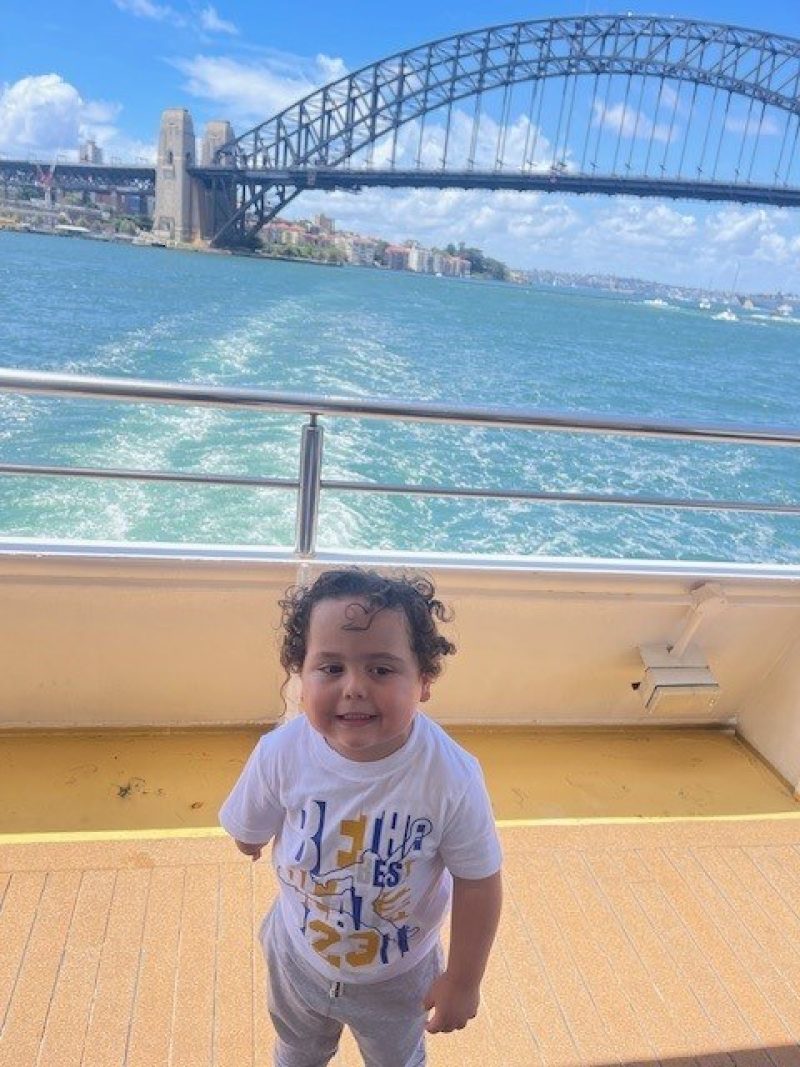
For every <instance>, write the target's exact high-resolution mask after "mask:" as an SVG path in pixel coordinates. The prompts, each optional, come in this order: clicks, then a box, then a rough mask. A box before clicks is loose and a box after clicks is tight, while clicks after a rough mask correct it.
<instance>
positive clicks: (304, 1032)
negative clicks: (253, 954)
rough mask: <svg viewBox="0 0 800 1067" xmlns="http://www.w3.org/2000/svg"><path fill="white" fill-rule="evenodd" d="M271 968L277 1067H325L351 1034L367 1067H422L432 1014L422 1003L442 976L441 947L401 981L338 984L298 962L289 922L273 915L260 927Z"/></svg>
mask: <svg viewBox="0 0 800 1067" xmlns="http://www.w3.org/2000/svg"><path fill="white" fill-rule="evenodd" d="M261 945H262V947H263V949H264V956H265V957H266V961H267V972H268V976H269V978H268V1003H269V1013H270V1015H271V1017H272V1022H273V1025H274V1027H275V1033H276V1040H275V1067H324V1065H325V1064H327V1063H330V1061H331V1059H333V1057H334V1056H335V1054H336V1049H337V1048H338V1046H339V1038H340V1037H341V1033H342V1029H343V1028H344V1027H345V1026H349V1027H350V1030H351V1031H352V1033H353V1036H354V1037H355V1039H356V1041H357V1042H358V1047H359V1049H360V1050H361V1055H362V1056H363V1057H364V1063H365V1065H366V1067H423V1065H424V1063H425V1021H426V1017H427V1016H426V1012H425V1011H424V1009H423V1007H422V1001H423V998H424V996H425V994H426V993H427V992H428V989H429V988H430V985H431V983H432V982H433V981H434V979H435V978H436V977H437V976H438V975H439V974H440V973H441V971H442V950H441V948H440V946H439V945H436V946H435V947H434V948H433V949H432V951H431V952H429V953H428V955H427V956H425V958H424V959H422V960H421V961H420V962H419V963H418V964H417V965H416V966H415V967H412V969H411V970H410V971H406V972H405V974H401V975H398V976H397V977H396V978H389V979H387V980H386V981H384V982H373V983H369V984H366V985H363V984H359V985H354V984H350V983H335V984H334V985H335V987H336V988H334V989H333V992H334V993H338V995H331V994H332V984H331V982H329V981H327V979H325V978H323V977H322V976H321V975H318V974H316V973H315V972H314V971H312V970H311V969H310V968H309V967H308V965H307V964H305V963H303V962H300V961H298V960H297V959H296V958H295V955H294V954H293V950H292V946H291V945H290V943H289V935H288V933H287V931H286V928H285V926H284V923H283V919H282V918H281V916H280V915H279V914H277V913H276V910H275V909H274V908H273V910H272V911H271V912H270V914H269V915H268V916H267V918H266V919H265V920H264V922H263V924H262V927H261Z"/></svg>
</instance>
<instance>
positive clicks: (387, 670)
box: [373, 667, 394, 678]
mask: <svg viewBox="0 0 800 1067" xmlns="http://www.w3.org/2000/svg"><path fill="white" fill-rule="evenodd" d="M373 672H374V673H375V674H377V675H378V676H379V677H381V678H383V677H385V676H386V675H387V674H394V671H393V670H392V668H391V667H373Z"/></svg>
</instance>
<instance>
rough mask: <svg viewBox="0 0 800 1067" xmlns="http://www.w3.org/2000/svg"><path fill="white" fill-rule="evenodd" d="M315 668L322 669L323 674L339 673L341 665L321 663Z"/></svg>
mask: <svg viewBox="0 0 800 1067" xmlns="http://www.w3.org/2000/svg"><path fill="white" fill-rule="evenodd" d="M317 670H320V671H322V673H323V674H341V673H342V666H341V664H340V663H323V664H322V666H321V667H318V668H317Z"/></svg>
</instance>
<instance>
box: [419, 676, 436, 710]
mask: <svg viewBox="0 0 800 1067" xmlns="http://www.w3.org/2000/svg"><path fill="white" fill-rule="evenodd" d="M432 685H433V678H431V676H430V675H429V674H423V675H422V692H421V693H420V695H419V702H420V704H424V703H425V701H426V700H430V698H431V686H432Z"/></svg>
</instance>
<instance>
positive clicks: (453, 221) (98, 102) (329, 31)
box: [0, 0, 800, 291]
mask: <svg viewBox="0 0 800 1067" xmlns="http://www.w3.org/2000/svg"><path fill="white" fill-rule="evenodd" d="M618 11H626V12H628V11H629V12H633V13H643V14H644V13H646V14H661V15H677V16H685V17H691V18H698V19H705V20H709V21H720V22H731V23H734V24H738V25H742V26H750V27H753V28H757V29H763V30H768V31H771V32H774V33H779V34H785V35H788V36H793V37H798V38H800V5H799V4H798V3H797V2H796V0H788V2H787V0H780V2H779V0H762V2H760V3H759V4H753V3H752V2H748V3H745V2H744V0H726V2H724V3H723V2H722V0H705V2H698V0H668V2H667V3H664V2H662V0H649V2H646V3H640V2H637V0H621V2H620V3H619V4H613V3H608V2H607V0H603V2H601V0H569V2H566V0H548V2H546V3H545V2H540V3H521V2H513V0H492V2H483V3H477V2H473V0H466V2H465V0H459V2H455V0H437V2H436V3H431V2H430V0H426V2H422V0H405V2H404V3H403V4H391V5H390V4H376V3H368V2H365V0H348V2H343V3H340V4H335V3H331V2H318V0H308V2H305V3H297V2H293V3H291V2H285V0H271V2H270V0H264V2H261V3H252V2H246V3H245V2H240V0H218V2H217V3H215V4H211V3H210V2H208V0H163V2H162V0H81V2H79V3H78V2H73V3H64V0H57V2H56V0H37V2H36V3H35V4H34V5H27V4H23V3H21V2H20V0H0V19H1V20H2V21H1V22H0V25H2V26H3V34H2V40H0V154H3V155H6V156H12V157H16V156H31V155H34V156H37V157H38V158H49V159H50V158H55V157H56V156H57V155H69V154H70V153H71V152H74V151H75V150H76V148H77V143H78V141H79V139H80V138H81V137H82V136H86V135H92V136H94V137H95V138H96V139H97V140H98V142H99V143H101V144H102V146H103V148H104V150H105V152H106V156H107V158H119V159H147V160H151V159H152V158H153V153H154V147H155V142H156V138H157V131H158V122H159V116H160V113H161V111H162V110H163V109H164V108H167V107H187V108H188V109H189V110H190V111H191V112H192V115H193V117H194V122H195V129H196V130H197V131H198V132H201V131H202V127H203V124H204V123H205V122H206V121H207V120H208V119H211V118H229V119H230V120H231V121H232V122H233V123H234V126H235V128H236V129H237V132H241V131H243V130H244V129H246V128H247V126H249V125H253V124H255V123H256V122H258V121H261V120H263V119H265V118H267V117H269V115H271V114H272V113H274V111H276V110H278V109H279V108H280V107H281V106H285V105H286V104H289V103H291V101H292V100H293V99H296V98H297V97H298V96H299V95H302V94H303V93H304V92H306V91H309V90H310V89H312V88H314V87H316V86H317V85H321V84H324V83H325V82H326V81H329V80H332V79H333V78H335V77H337V76H339V75H340V74H342V73H344V72H345V71H347V70H351V69H354V68H356V67H358V66H362V65H364V64H367V63H369V62H371V61H373V60H376V59H379V58H381V57H383V56H385V55H389V54H391V53H393V52H395V51H398V50H400V49H402V48H408V47H413V46H414V45H416V44H420V43H422V42H424V41H427V40H431V39H434V38H437V37H445V36H448V35H450V34H453V33H457V32H460V31H463V30H469V29H475V28H478V27H481V26H486V25H492V24H497V23H502V22H510V21H515V20H518V19H528V18H549V17H551V16H558V15H578V14H584V13H591V14H601V13H605V14H609V13H615V12H618ZM319 210H325V211H326V212H327V213H328V214H332V215H333V216H334V217H335V218H337V219H338V220H339V222H340V224H341V225H343V226H344V225H346V226H347V227H348V228H353V229H357V230H360V231H362V232H367V233H374V234H376V235H378V236H384V237H387V238H389V239H404V238H406V237H416V238H418V239H419V240H421V241H422V242H423V243H426V244H434V243H439V244H441V243H446V241H449V240H454V241H458V240H465V241H467V243H471V244H479V245H481V246H482V247H483V248H485V249H486V250H487V251H488V252H490V253H492V254H495V255H498V256H500V257H501V258H503V259H505V260H506V261H508V262H510V263H512V264H514V265H518V266H527V267H536V266H539V267H544V268H549V269H552V268H555V267H559V266H560V267H562V268H563V269H567V270H584V269H585V270H593V271H598V270H602V269H610V270H613V271H614V272H615V273H618V274H633V275H639V276H643V277H652V278H658V279H660V280H665V281H672V282H675V283H678V282H681V281H685V282H687V283H691V284H698V285H708V284H711V285H713V286H715V287H717V288H723V289H724V288H727V287H730V285H731V284H732V279H733V277H734V276H735V272H736V271H737V270H738V274H739V279H740V282H739V284H740V287H741V288H749V289H751V290H757V289H778V288H783V289H784V290H787V289H791V290H794V291H800V210H797V209H795V210H794V211H776V210H771V209H763V208H757V207H756V208H742V207H740V206H738V205H727V206H726V205H720V204H717V205H710V206H709V205H698V204H697V203H692V202H689V201H678V202H675V201H668V200H663V201H661V200H634V199H629V198H611V199H609V198H604V197H592V198H585V197H580V198H579V197H567V196H558V197H556V196H552V195H547V194H541V195H538V196H537V195H535V194H525V195H524V196H519V195H517V194H497V193H481V194H477V193H475V194H466V193H462V192H459V191H450V192H448V193H446V194H443V193H435V192H433V193H432V192H427V193H422V192H419V191H414V190H408V191H405V190H399V191H396V192H393V193H378V192H373V191H368V192H365V193H364V194H362V195H361V196H360V197H352V196H347V195H345V194H334V195H333V196H329V197H327V198H325V197H324V196H323V194H316V195H315V196H313V197H310V196H307V197H304V198H299V199H298V201H297V202H296V210H295V212H294V213H295V214H310V213H312V212H313V211H319Z"/></svg>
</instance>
